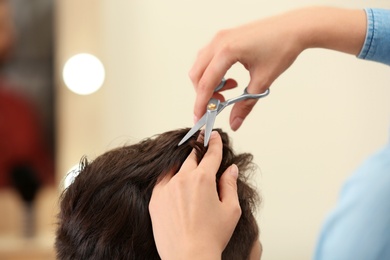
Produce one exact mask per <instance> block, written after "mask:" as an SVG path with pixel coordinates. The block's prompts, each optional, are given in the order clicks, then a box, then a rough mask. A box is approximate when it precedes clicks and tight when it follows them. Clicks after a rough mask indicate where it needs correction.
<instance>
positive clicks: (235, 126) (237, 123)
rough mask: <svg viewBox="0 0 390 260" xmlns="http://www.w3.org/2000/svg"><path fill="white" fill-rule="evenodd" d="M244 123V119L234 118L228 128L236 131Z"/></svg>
mask: <svg viewBox="0 0 390 260" xmlns="http://www.w3.org/2000/svg"><path fill="white" fill-rule="evenodd" d="M243 122H244V119H243V118H241V117H236V118H234V119H233V120H232V122H231V123H230V128H231V129H232V130H233V131H237V130H238V129H239V128H240V126H241V125H242V123H243Z"/></svg>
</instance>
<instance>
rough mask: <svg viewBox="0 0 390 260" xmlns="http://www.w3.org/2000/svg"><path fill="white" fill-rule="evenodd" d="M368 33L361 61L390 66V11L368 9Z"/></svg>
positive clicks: (361, 53)
mask: <svg viewBox="0 0 390 260" xmlns="http://www.w3.org/2000/svg"><path fill="white" fill-rule="evenodd" d="M365 11H366V15H367V33H366V39H365V41H364V45H363V47H362V50H361V51H360V53H359V55H358V56H357V57H358V58H360V59H365V60H371V61H377V62H381V63H384V64H387V65H390V10H387V9H373V8H366V9H365Z"/></svg>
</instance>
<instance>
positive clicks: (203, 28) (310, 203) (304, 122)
mask: <svg viewBox="0 0 390 260" xmlns="http://www.w3.org/2000/svg"><path fill="white" fill-rule="evenodd" d="M325 4H326V5H334V6H340V7H350V8H363V7H365V6H367V5H369V6H372V7H384V8H390V4H389V2H388V1H380V0H377V1H375V0H373V1H361V0H358V1H343V2H341V1H334V0H333V1H319V0H317V1H305V0H298V1H287V0H279V1H252V0H242V1H221V0H218V1H204V0H200V1H178V0H168V1H150V0H143V1H119V0H116V1H114V0H110V1H108V0H106V1H92V0H88V1H87V0H85V1H76V0H67V1H58V2H57V38H56V39H57V62H56V65H57V77H56V79H57V90H56V92H57V129H58V133H57V144H58V150H57V156H58V158H57V159H58V172H60V173H61V174H60V175H59V176H58V179H59V180H61V179H62V177H63V175H64V174H65V172H66V171H67V170H68V169H69V168H70V167H72V166H73V165H74V164H76V163H77V162H78V161H79V159H80V158H81V156H83V155H87V156H88V157H89V158H94V157H95V156H97V155H99V154H100V153H102V152H104V151H106V150H107V149H110V148H112V147H115V146H117V145H121V144H124V143H125V142H128V143H129V142H130V143H132V142H137V141H139V140H140V139H142V138H145V137H149V136H151V135H154V134H157V133H160V132H164V131H167V130H171V129H176V128H181V127H189V126H192V118H193V115H192V109H193V102H194V98H195V95H194V90H193V88H192V85H191V82H190V80H189V78H188V76H187V73H188V71H189V69H190V68H191V65H192V63H193V61H194V59H195V57H196V54H197V52H198V50H199V49H200V48H201V47H203V46H204V45H205V44H206V43H208V42H209V41H210V40H211V38H212V36H213V35H214V34H215V33H216V32H217V31H219V30H221V29H223V28H229V27H232V26H236V25H239V24H242V23H245V22H249V21H252V20H254V19H258V18H263V17H267V16H270V15H273V14H277V13H280V12H284V11H287V10H289V9H292V8H298V7H302V6H306V5H325ZM79 52H89V53H91V54H94V55H96V56H97V57H99V58H100V59H101V60H102V62H103V63H104V65H105V67H106V72H107V76H106V81H105V84H104V86H103V87H102V89H101V90H100V91H99V92H97V93H95V94H92V95H89V96H78V95H76V94H73V93H72V92H70V91H69V90H68V89H66V88H65V86H64V83H63V81H62V79H61V75H60V74H61V70H62V66H63V64H64V62H65V61H66V60H67V59H68V58H69V57H71V56H72V55H74V54H76V53H79ZM227 76H231V77H235V78H236V79H237V81H238V82H239V84H240V85H241V86H242V87H244V86H245V85H246V84H247V82H248V79H249V77H248V75H247V73H246V72H245V70H244V69H243V68H242V67H241V66H239V65H237V66H234V67H233V68H232V70H231V71H230V72H229V73H228V75H227ZM389 82H390V73H389V68H388V67H387V66H384V65H381V64H375V63H373V62H365V61H361V60H358V59H356V58H355V57H353V56H348V55H344V54H341V53H337V52H333V51H325V50H318V49H312V50H308V51H305V52H304V53H303V54H302V55H301V56H300V57H299V58H298V60H297V61H296V63H295V65H294V66H293V67H292V68H290V69H289V70H288V71H287V72H286V73H285V74H284V75H282V76H281V77H280V78H279V79H278V80H277V81H276V82H275V83H274V84H273V86H272V89H271V94H270V95H269V96H268V97H267V98H265V99H262V100H261V101H260V102H259V103H258V104H257V107H256V109H255V110H254V111H253V112H252V114H251V115H250V116H249V118H248V119H247V120H246V122H245V123H244V125H243V126H242V128H241V129H240V130H239V131H238V132H232V131H231V130H230V129H229V125H228V116H229V109H227V110H226V111H224V112H223V113H221V114H220V116H219V118H218V119H217V121H216V127H221V128H223V129H224V130H225V131H228V132H229V133H230V135H231V137H232V139H233V144H234V147H235V148H236V150H237V151H245V152H251V153H253V154H254V158H255V161H256V163H257V164H258V165H259V172H258V174H257V175H256V176H254V181H255V182H256V183H257V185H258V187H259V189H260V191H261V193H262V197H263V204H262V205H261V207H260V211H259V213H258V221H259V225H260V228H261V241H262V243H263V247H264V254H263V259H271V260H272V259H310V257H311V256H312V254H313V250H314V247H315V243H316V239H317V236H318V233H319V230H320V227H321V223H322V222H323V220H324V218H325V217H326V214H327V213H328V212H329V210H330V209H331V208H332V207H333V206H334V204H335V202H336V199H337V196H338V192H339V190H340V188H341V186H342V183H343V181H344V180H345V179H346V178H347V177H348V176H349V175H350V174H351V173H352V172H353V170H354V169H355V168H357V167H358V165H359V164H360V163H361V162H362V161H363V160H364V158H366V157H367V156H368V155H369V154H371V153H372V152H374V151H375V150H376V149H378V148H379V147H381V146H382V145H383V144H384V143H385V142H386V141H387V138H388V137H387V134H388V129H389V118H390V102H389V96H390V88H389V86H388V84H389ZM241 91H242V88H241V89H240V90H238V91H231V93H230V94H231V96H235V95H237V94H239V93H241ZM228 96H229V95H228Z"/></svg>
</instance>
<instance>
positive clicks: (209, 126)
mask: <svg viewBox="0 0 390 260" xmlns="http://www.w3.org/2000/svg"><path fill="white" fill-rule="evenodd" d="M225 83H226V80H225V79H222V81H221V83H220V84H219V85H218V86H217V87H216V88H215V90H214V92H217V91H219V90H220V89H222V88H223V87H224V86H225ZM268 94H269V89H267V90H266V91H264V92H263V93H261V94H249V93H248V91H247V88H245V90H244V93H242V94H241V95H240V96H238V97H235V98H232V99H228V100H226V101H225V102H221V101H220V100H218V99H215V98H211V99H210V100H209V102H208V104H207V111H206V113H205V114H204V115H203V116H202V118H201V119H199V121H198V122H197V123H196V124H195V125H194V127H192V128H191V130H190V131H188V133H187V134H186V135H185V136H184V137H183V139H181V141H180V142H179V144H178V146H180V145H182V144H183V143H184V142H185V141H187V140H188V139H189V138H190V137H191V136H193V135H194V134H195V133H196V132H197V131H198V130H199V129H200V128H202V127H203V126H204V125H206V129H205V133H204V142H203V145H204V146H205V147H206V146H207V145H208V143H209V140H210V135H211V132H212V131H213V126H214V122H215V118H216V117H217V115H218V114H219V113H221V111H222V110H223V109H224V108H225V107H227V106H229V105H231V104H234V103H236V102H239V101H242V100H245V99H260V98H263V97H265V96H267V95H268Z"/></svg>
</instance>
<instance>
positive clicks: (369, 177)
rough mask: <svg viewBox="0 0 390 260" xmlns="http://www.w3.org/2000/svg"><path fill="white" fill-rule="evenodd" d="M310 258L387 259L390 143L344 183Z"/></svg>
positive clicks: (388, 254) (320, 259)
mask: <svg viewBox="0 0 390 260" xmlns="http://www.w3.org/2000/svg"><path fill="white" fill-rule="evenodd" d="M314 259H315V260H329V259H332V260H345V259H354V260H367V259H370V260H383V259H390V143H389V144H388V145H387V146H386V147H385V148H384V149H383V150H381V151H379V152H378V153H376V154H374V155H373V156H372V157H370V158H369V159H368V160H367V161H366V162H365V163H364V164H363V165H362V166H361V167H360V168H359V169H358V170H357V171H356V172H355V173H354V174H353V175H352V176H351V177H350V178H349V179H348V181H347V182H346V183H345V184H344V186H343V189H342V191H341V194H340V198H339V201H338V203H337V205H336V208H335V209H334V210H333V211H332V212H331V214H330V215H329V216H328V218H327V220H326V221H325V224H324V226H323V228H322V231H321V234H320V237H319V241H318V243H317V248H316V251H315V255H314Z"/></svg>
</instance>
